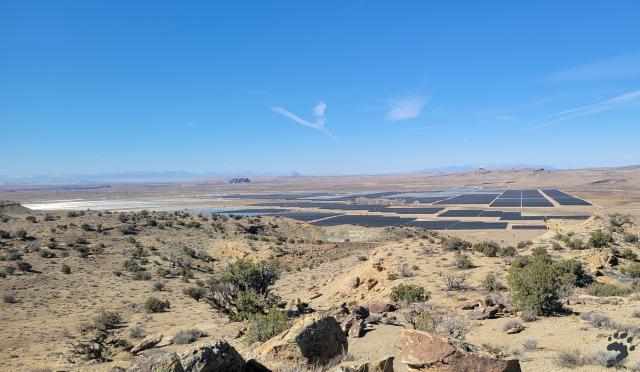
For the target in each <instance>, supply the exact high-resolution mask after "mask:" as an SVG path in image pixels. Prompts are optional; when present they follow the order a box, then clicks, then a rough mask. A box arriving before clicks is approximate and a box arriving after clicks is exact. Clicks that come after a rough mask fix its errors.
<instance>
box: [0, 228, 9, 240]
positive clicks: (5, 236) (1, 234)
mask: <svg viewBox="0 0 640 372" xmlns="http://www.w3.org/2000/svg"><path fill="white" fill-rule="evenodd" d="M10 238H11V233H10V232H8V231H5V230H0V239H10Z"/></svg>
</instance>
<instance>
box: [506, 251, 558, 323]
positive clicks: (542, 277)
mask: <svg viewBox="0 0 640 372" xmlns="http://www.w3.org/2000/svg"><path fill="white" fill-rule="evenodd" d="M557 274H558V270H557V269H556V267H555V266H554V265H553V262H552V260H551V259H550V258H548V257H545V256H540V255H538V256H523V257H519V258H518V259H516V260H515V261H514V262H513V263H512V264H511V267H510V268H509V273H508V275H507V283H508V284H509V287H510V289H511V296H512V298H513V302H514V304H515V305H516V306H517V307H518V308H520V309H521V310H531V311H533V312H534V313H536V314H540V313H548V312H552V311H555V310H557V309H558V308H559V303H558V300H559V297H560V295H559V289H560V285H561V283H560V280H559V278H558V275H557Z"/></svg>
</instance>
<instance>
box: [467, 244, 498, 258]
mask: <svg viewBox="0 0 640 372" xmlns="http://www.w3.org/2000/svg"><path fill="white" fill-rule="evenodd" d="M473 250H475V251H476V252H480V253H482V254H483V255H485V256H487V257H495V256H497V255H498V252H499V251H500V245H499V244H498V243H497V242H494V241H484V242H479V243H476V244H474V245H473Z"/></svg>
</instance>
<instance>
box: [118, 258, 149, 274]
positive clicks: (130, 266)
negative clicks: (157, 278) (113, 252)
mask: <svg viewBox="0 0 640 372" xmlns="http://www.w3.org/2000/svg"><path fill="white" fill-rule="evenodd" d="M122 266H123V267H124V269H125V270H127V271H129V272H131V273H135V272H138V271H144V268H143V267H141V266H140V264H138V261H136V260H134V259H128V260H126V261H124V263H123V264H122Z"/></svg>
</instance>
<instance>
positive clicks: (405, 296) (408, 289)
mask: <svg viewBox="0 0 640 372" xmlns="http://www.w3.org/2000/svg"><path fill="white" fill-rule="evenodd" d="M390 297H391V300H392V301H409V302H423V301H427V300H429V298H430V297H431V293H429V292H427V291H426V290H425V289H424V287H422V286H419V285H416V284H398V285H397V286H395V287H392V288H391V294H390Z"/></svg>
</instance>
